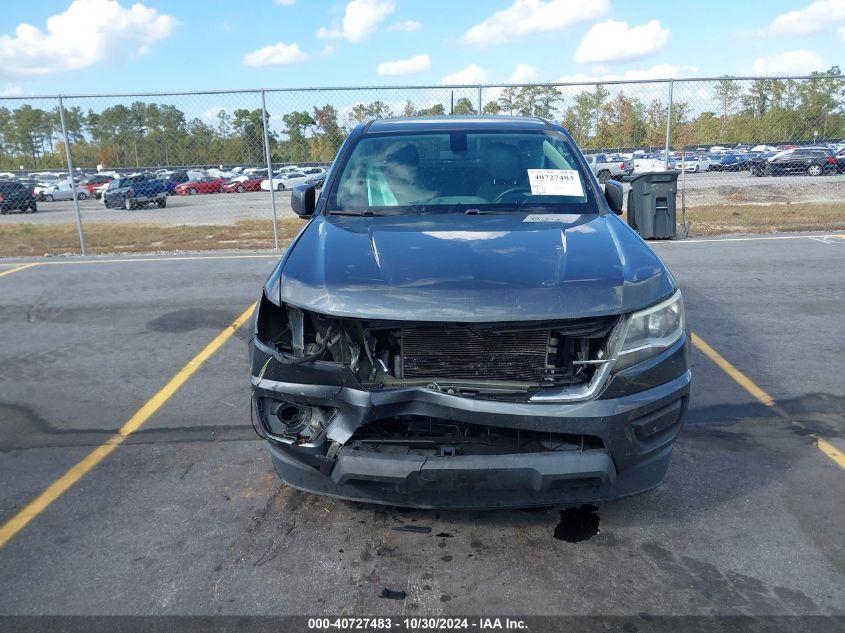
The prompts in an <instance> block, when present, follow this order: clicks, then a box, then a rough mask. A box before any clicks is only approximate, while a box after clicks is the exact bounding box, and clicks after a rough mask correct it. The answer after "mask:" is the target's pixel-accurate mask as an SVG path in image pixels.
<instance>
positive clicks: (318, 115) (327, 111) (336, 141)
mask: <svg viewBox="0 0 845 633" xmlns="http://www.w3.org/2000/svg"><path fill="white" fill-rule="evenodd" d="M314 122H315V125H316V134H315V135H314V136H313V138H312V139H311V159H312V160H316V161H320V162H324V163H328V162H331V161H333V160H334V157H335V156H336V155H337V150H338V149H340V145H341V143H343V139H344V138H345V136H346V135H345V134H344V132H343V130H342V129H341V127H340V124H339V123H338V120H337V109H336V108H335V107H334V106H333V105H329V104H326V105H324V106H323V107H322V108H316V107H315V108H314Z"/></svg>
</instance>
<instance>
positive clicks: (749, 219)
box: [678, 202, 845, 236]
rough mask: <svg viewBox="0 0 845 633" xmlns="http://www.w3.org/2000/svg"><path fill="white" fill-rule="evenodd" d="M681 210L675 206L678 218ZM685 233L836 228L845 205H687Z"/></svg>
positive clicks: (844, 217)
mask: <svg viewBox="0 0 845 633" xmlns="http://www.w3.org/2000/svg"><path fill="white" fill-rule="evenodd" d="M680 221H681V210H680V209H678V222H680ZM686 221H687V224H688V225H689V227H690V230H689V235H691V236H692V235H719V234H722V233H776V232H782V231H836V230H842V229H845V205H843V204H842V203H836V202H816V203H814V202H799V203H792V204H790V203H783V204H767V205H756V204H755V205H751V204H723V205H709V206H697V207H692V208H687V212H686Z"/></svg>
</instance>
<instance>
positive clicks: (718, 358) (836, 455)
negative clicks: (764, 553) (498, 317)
mask: <svg viewBox="0 0 845 633" xmlns="http://www.w3.org/2000/svg"><path fill="white" fill-rule="evenodd" d="M692 344H693V345H695V347H696V348H697V349H698V350H700V351H701V352H702V353H703V354H704V355H705V356H707V358H709V359H710V360H712V361H713V362H714V363H716V365H718V366H719V368H720V369H721V370H722V371H724V372H725V373H726V374H727V375H728V376H730V377H731V378H733V380H734V382H736V383H737V384H738V385H739V386H740V387H742V388H743V389H745V390H746V391H747V392H748V393H750V394H751V395H752V396H754V397H755V398H756V399H757V400H759V401H760V402H762V403H763V404H764V405H766V406H767V407H769V408H770V409H772V410H773V411H774V412H775V413H776V414H777V415H779V416H780V417H782V418H785V417H788V416H787V414H786V412H785V411H784V410H783V409H781V408H780V407H779V406H778V405H777V403H775V400H774V398H772V397H771V396H770V395H769V394H768V393H766V392H765V391H764V390H763V389H762V388H761V387H758V386H757V385H756V384H754V382H753V381H752V380H751V379H750V378H749V377H748V376H746V375H745V374H743V373H742V372H741V371H740V370H738V369H737V368H736V367H734V366H733V365H732V364H731V363H730V362H729V361H728V360H727V359H726V358H725V357H724V356H722V355H721V354H719V352H717V351H716V350H715V349H713V348H712V347H710V346H709V345H708V344H707V343H705V342H704V341H703V340H701V337H700V336H698V335H697V334H696V333H695V332H693V333H692ZM793 424H795V425H797V426H800V427H802V428H803V427H804V425H803V424H801V423H800V422H793ZM811 435H812V437H813V438H815V440H816V446H818V448H819V450H820V451H821V452H822V453H824V454H825V455H826V456H827V457H829V458H830V459H832V460H833V461H834V462H835V463H836V464H837V465H838V466H839V467H840V468H843V469H845V455H843V454H842V452H841V451H839V450H838V449H837V448H836V447H835V446H834V445H833V444H831V443H830V442H828V441H827V440H825V439H824V438H822V437H819V436H818V435H816V434H815V433H813V434H811Z"/></svg>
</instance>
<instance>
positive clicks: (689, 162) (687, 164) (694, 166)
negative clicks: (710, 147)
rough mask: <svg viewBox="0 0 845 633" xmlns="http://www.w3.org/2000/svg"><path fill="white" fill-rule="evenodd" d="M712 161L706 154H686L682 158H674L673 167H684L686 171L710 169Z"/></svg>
mask: <svg viewBox="0 0 845 633" xmlns="http://www.w3.org/2000/svg"><path fill="white" fill-rule="evenodd" d="M712 164H713V163H712V161H711V160H710V158H708V157H707V156H687V157H685V158H684V159H683V161H682V160H681V159H680V158H677V159H675V169H684V171H688V172H696V173H697V172H700V171H710V165H712Z"/></svg>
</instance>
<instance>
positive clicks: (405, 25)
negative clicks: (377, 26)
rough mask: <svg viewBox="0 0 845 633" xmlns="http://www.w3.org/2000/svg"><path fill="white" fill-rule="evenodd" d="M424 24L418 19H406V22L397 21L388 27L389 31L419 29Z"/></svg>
mask: <svg viewBox="0 0 845 633" xmlns="http://www.w3.org/2000/svg"><path fill="white" fill-rule="evenodd" d="M421 28H422V24H420V23H419V22H417V21H416V20H405V21H404V22H396V23H395V24H391V25H390V26H388V27H387V30H388V31H419V30H420V29H421Z"/></svg>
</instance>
